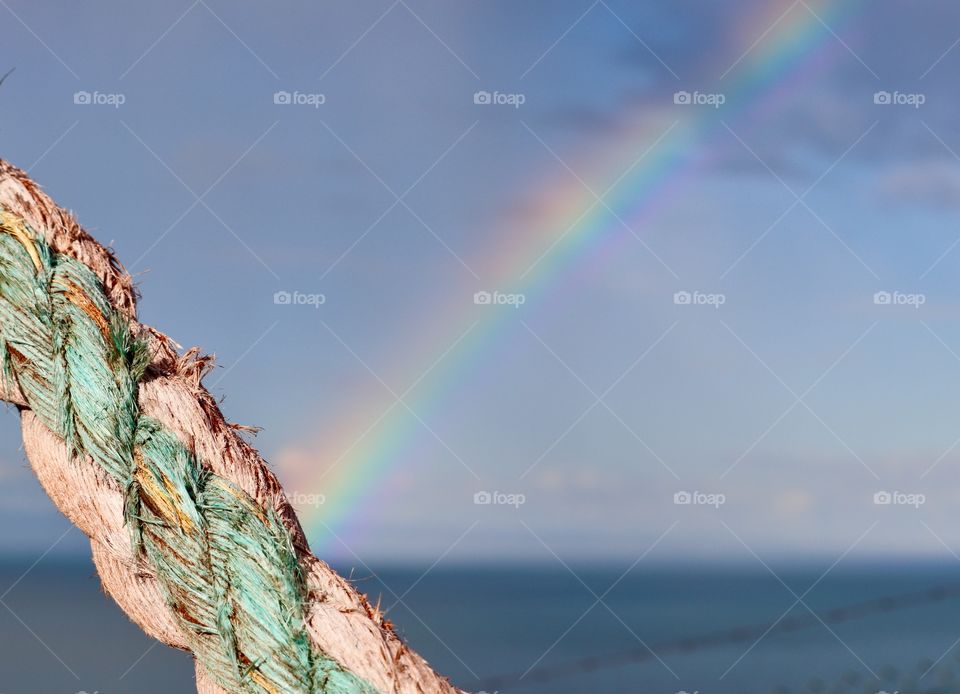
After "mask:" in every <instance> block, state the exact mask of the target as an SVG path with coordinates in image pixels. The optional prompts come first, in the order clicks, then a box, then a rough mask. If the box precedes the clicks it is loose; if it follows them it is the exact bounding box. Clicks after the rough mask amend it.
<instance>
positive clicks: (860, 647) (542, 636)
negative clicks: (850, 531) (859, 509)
mask: <svg viewBox="0 0 960 694" xmlns="http://www.w3.org/2000/svg"><path fill="white" fill-rule="evenodd" d="M32 563H33V562H32V561H28V560H24V561H22V562H21V561H17V560H12V559H7V560H5V561H4V563H3V564H2V565H0V694H20V693H29V694H37V693H39V694H78V693H81V692H83V693H86V694H113V693H115V692H116V693H119V692H137V693H139V694H170V693H171V692H191V691H194V690H193V684H192V682H193V665H192V662H191V659H190V657H189V656H188V655H187V654H185V653H182V652H179V651H176V650H173V649H170V648H168V647H166V646H163V645H160V644H158V643H156V642H154V641H152V640H151V639H149V638H148V637H146V636H145V635H143V634H142V633H141V632H140V631H139V630H138V628H137V627H136V626H135V625H133V624H132V623H131V622H130V621H129V620H128V619H127V618H126V617H125V616H124V614H123V613H122V612H121V611H120V610H119V608H117V607H116V606H115V605H114V604H113V603H112V602H111V601H110V599H109V598H107V597H106V596H105V595H104V594H103V592H102V590H101V588H100V585H99V581H98V579H97V577H96V573H95V571H94V569H93V566H92V565H91V564H90V563H89V561H86V560H59V559H58V560H55V561H51V560H46V561H44V562H42V563H40V564H38V565H36V566H33V567H32V568H31V565H32ZM824 568H825V567H822V566H817V567H813V566H811V567H803V566H791V567H787V568H782V567H780V568H777V567H771V568H769V569H768V568H766V567H763V566H759V565H758V566H720V567H718V566H697V565H664V566H656V567H653V568H650V567H646V568H644V569H643V570H641V569H640V568H634V569H633V570H632V571H629V572H627V573H626V574H624V568H623V567H609V568H604V567H598V566H586V567H578V566H571V567H570V568H569V569H568V568H566V567H540V566H516V565H509V566H506V565H505V566H491V565H477V566H456V567H446V568H440V567H436V568H433V569H430V568H429V567H428V566H423V567H416V566H410V567H396V566H394V567H374V568H373V569H372V570H371V569H369V568H363V569H352V568H351V567H348V566H341V567H338V569H339V570H340V571H341V572H342V573H343V574H344V575H346V576H348V577H350V579H351V580H352V581H354V583H355V584H356V585H357V587H358V588H359V589H360V590H362V591H363V592H365V593H367V594H368V595H369V596H370V597H371V599H372V601H373V602H375V603H376V602H378V601H379V603H380V606H381V609H383V610H384V611H385V612H386V613H387V616H388V618H389V619H390V620H391V621H392V622H393V624H394V625H395V628H396V629H397V631H398V632H399V633H400V634H401V635H402V636H403V638H404V639H405V640H407V642H408V643H409V644H410V645H411V646H412V647H413V648H414V649H415V650H417V651H418V652H420V653H421V654H422V655H424V657H426V658H427V659H428V660H429V661H430V663H431V664H432V665H433V666H434V667H435V668H436V669H437V670H438V671H440V672H442V673H444V674H445V675H447V676H449V677H450V679H451V681H452V682H454V683H455V684H456V685H458V686H459V687H461V688H463V689H465V690H467V691H471V692H488V693H492V692H502V693H505V692H517V693H518V694H546V693H548V692H549V693H550V694H579V693H582V692H586V693H589V694H598V693H601V692H642V693H648V692H650V693H662V694H677V693H678V692H681V693H686V694H695V693H697V694H711V693H714V692H716V693H717V694H720V693H726V692H730V693H734V692H738V693H739V692H743V693H751V694H759V693H761V692H762V693H768V692H769V693H774V692H776V693H779V694H787V693H788V692H798V693H799V692H811V693H816V692H823V693H832V692H857V693H873V694H876V693H877V692H888V693H890V694H892V693H893V692H900V693H901V694H904V693H906V692H923V693H926V694H935V693H946V692H960V562H955V563H953V564H944V565H899V564H898V565H887V564H883V563H876V564H872V565H858V566H855V567H846V568H841V567H835V568H834V569H833V570H831V571H829V572H828V573H827V574H826V575H824Z"/></svg>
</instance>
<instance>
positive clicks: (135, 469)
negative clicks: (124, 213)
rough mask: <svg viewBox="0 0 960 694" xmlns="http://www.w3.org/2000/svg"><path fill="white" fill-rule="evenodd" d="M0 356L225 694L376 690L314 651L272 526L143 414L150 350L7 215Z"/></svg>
mask: <svg viewBox="0 0 960 694" xmlns="http://www.w3.org/2000/svg"><path fill="white" fill-rule="evenodd" d="M0 355H2V359H3V365H2V366H3V369H4V376H5V377H6V378H7V379H8V380H10V381H11V382H13V383H16V384H17V385H18V387H19V388H20V390H21V392H22V394H23V397H24V399H25V400H26V402H27V403H28V404H29V406H30V408H31V410H33V411H34V413H35V414H36V416H37V417H38V418H39V419H40V421H41V422H43V424H44V425H45V426H46V427H47V428H48V429H50V430H51V431H52V432H53V433H54V434H56V435H57V436H58V437H59V438H61V439H62V440H63V441H64V442H65V443H66V444H67V446H68V449H69V450H70V451H71V453H72V454H73V455H74V456H75V457H79V456H85V455H86V456H89V457H90V458H91V459H92V460H93V461H95V462H96V463H97V464H98V465H99V466H100V467H101V468H102V469H103V470H104V471H105V472H106V473H107V474H108V475H109V476H110V477H111V478H113V479H114V480H115V481H116V482H117V483H118V484H119V486H120V488H121V489H123V490H124V495H125V504H124V515H125V521H126V524H127V526H128V527H129V529H130V534H131V543H132V545H133V548H134V552H135V554H137V555H139V556H142V557H144V558H145V559H146V561H147V562H148V563H149V564H150V565H151V566H152V567H153V568H154V569H155V571H156V574H157V579H158V582H159V584H160V586H161V589H162V592H163V594H164V597H165V599H166V602H167V605H168V606H169V609H170V610H171V613H172V614H173V615H174V617H175V620H176V622H177V624H178V625H179V626H180V628H181V630H182V631H183V633H184V636H185V640H186V642H187V643H188V644H189V646H190V649H191V650H192V651H193V653H194V655H195V656H196V657H197V659H198V660H199V661H200V662H201V663H202V665H203V666H204V668H205V669H206V671H207V672H208V673H209V674H210V675H211V676H212V677H213V678H214V679H215V680H216V681H217V683H218V684H219V685H220V686H221V687H223V688H224V689H226V690H227V691H229V692H238V693H239V692H244V693H246V692H253V693H255V694H263V693H265V694H280V693H284V694H285V693H286V692H329V693H332V694H348V693H355V692H360V693H362V694H367V693H371V694H372V693H374V692H376V689H375V688H374V687H373V686H372V685H371V684H369V683H368V682H366V681H364V680H363V679H361V678H360V677H358V676H356V675H354V674H353V673H351V672H348V671H346V670H345V669H344V668H343V667H342V666H340V665H339V664H338V663H337V662H336V661H334V660H332V659H331V658H329V657H327V656H326V655H324V654H323V653H320V652H317V650H316V649H315V648H314V647H313V646H312V644H311V641H310V638H309V635H308V633H307V630H306V626H305V622H304V613H305V602H306V595H307V591H306V587H305V585H304V578H303V576H302V572H301V569H300V566H299V564H298V562H297V557H296V553H295V549H294V547H293V544H292V541H291V537H290V534H289V532H288V531H287V530H286V528H285V527H284V525H283V523H282V522H281V520H280V519H279V518H278V517H277V516H276V514H275V513H274V512H273V511H272V510H270V509H264V508H261V507H260V506H259V505H258V504H257V503H256V501H255V500H254V499H252V498H251V497H250V496H249V495H247V494H246V493H245V492H244V491H243V490H241V489H240V488H239V487H237V486H236V485H235V484H233V483H232V482H230V481H228V480H226V479H224V478H222V477H219V476H217V475H216V474H213V473H212V472H210V471H209V470H208V469H207V468H206V467H204V466H203V465H202V463H201V461H199V460H198V459H197V457H196V456H195V455H194V453H193V452H192V451H191V450H190V448H189V447H188V446H187V445H186V444H185V443H184V442H182V441H181V440H180V439H179V438H178V437H177V436H176V435H175V434H173V433H172V432H170V431H168V430H166V429H164V427H163V426H162V425H161V424H160V423H159V422H158V421H156V420H154V419H152V418H150V417H147V416H145V415H143V414H141V412H140V408H139V405H138V401H137V392H138V384H139V382H140V380H141V378H142V377H143V376H144V373H145V372H146V370H147V368H148V366H149V363H150V355H149V351H148V349H147V346H146V344H145V343H144V342H143V341H141V340H139V339H138V338H137V337H135V336H134V335H133V333H132V331H131V329H130V324H129V322H128V319H127V318H126V317H124V316H123V315H121V314H120V313H119V312H118V311H116V310H115V309H114V308H113V307H112V306H111V304H110V302H109V300H108V298H107V296H106V293H105V291H104V288H103V286H102V284H101V282H100V280H99V279H98V278H97V276H96V275H95V274H94V273H93V272H92V271H91V270H90V269H89V268H88V267H87V266H85V265H84V264H83V263H81V262H79V261H77V260H75V259H73V258H71V257H69V256H66V255H63V254H59V253H56V252H54V251H53V250H52V249H50V248H49V246H48V245H47V243H46V242H45V241H44V239H43V237H42V236H40V235H39V234H37V233H36V232H35V231H34V230H33V229H31V228H30V227H29V226H28V225H27V224H26V223H25V222H24V221H23V220H22V219H21V218H20V217H18V216H17V215H15V214H13V213H11V212H10V211H9V210H7V209H5V208H0Z"/></svg>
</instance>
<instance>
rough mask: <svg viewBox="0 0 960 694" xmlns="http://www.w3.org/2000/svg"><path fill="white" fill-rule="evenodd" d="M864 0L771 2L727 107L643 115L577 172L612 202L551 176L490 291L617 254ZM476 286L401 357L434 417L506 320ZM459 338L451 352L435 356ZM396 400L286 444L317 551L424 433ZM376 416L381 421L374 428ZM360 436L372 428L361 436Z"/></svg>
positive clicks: (520, 288) (783, 93)
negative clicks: (306, 496) (480, 304)
mask: <svg viewBox="0 0 960 694" xmlns="http://www.w3.org/2000/svg"><path fill="white" fill-rule="evenodd" d="M861 4H863V0H854V1H845V0H834V1H831V0H819V1H818V0H808V1H807V2H806V3H805V4H804V3H802V2H792V1H784V2H780V3H773V4H771V5H769V6H768V9H769V13H768V14H766V15H764V16H762V17H758V19H757V22H756V25H755V26H752V27H746V28H745V29H744V31H743V35H742V36H741V37H738V38H739V39H742V41H741V45H742V50H743V52H744V54H745V56H744V57H743V58H742V60H741V61H740V62H738V63H737V64H736V65H735V66H734V68H733V69H732V70H731V71H730V72H729V74H728V75H725V76H724V77H723V79H721V81H720V84H719V85H718V90H719V91H720V92H722V93H723V94H724V95H725V97H726V103H725V104H724V105H723V107H722V108H720V109H714V108H710V107H690V108H688V109H673V111H674V114H673V115H675V111H677V110H680V111H683V112H684V113H683V114H682V119H681V120H672V121H670V120H667V118H666V116H664V115H662V114H661V116H659V117H658V116H654V117H651V114H650V113H649V112H646V113H644V114H643V116H642V117H638V118H637V119H636V121H637V124H636V125H634V126H633V127H632V128H630V129H627V130H626V131H625V132H624V133H622V135H621V136H620V137H619V140H618V142H617V147H616V154H614V155H612V156H607V157H605V158H603V159H602V160H600V161H596V160H594V161H590V160H589V158H588V160H587V161H585V162H578V166H577V167H574V170H576V171H577V172H578V173H583V174H584V180H587V181H590V186H591V188H593V190H594V191H595V192H596V193H597V194H601V195H602V194H603V192H604V191H605V190H606V189H607V188H608V187H610V185H611V183H612V182H614V181H616V184H615V185H614V186H613V187H612V188H611V189H610V191H609V194H608V195H606V197H605V198H604V202H605V204H598V202H597V199H596V198H595V196H594V195H593V193H590V192H589V191H587V190H586V189H585V187H584V186H583V185H581V184H580V183H578V182H576V181H573V182H571V181H570V177H566V178H564V179H563V180H564V182H563V183H557V182H556V181H550V182H549V183H548V185H547V186H546V189H547V193H546V195H545V196H544V197H543V199H546V200H547V201H548V202H549V204H547V205H544V206H543V209H542V210H541V211H539V212H538V213H537V215H536V218H535V219H534V220H533V221H532V222H531V223H530V224H529V225H528V228H527V231H526V232H525V233H524V234H523V235H521V236H520V237H519V238H512V239H510V241H509V242H508V243H507V244H505V245H504V246H503V247H501V248H499V249H498V250H497V252H496V253H494V254H492V255H491V256H489V257H487V258H483V259H481V261H482V262H481V263H477V264H476V265H475V267H478V268H481V269H482V272H481V273H480V274H481V276H483V277H484V278H485V284H486V285H487V286H486V287H484V289H491V290H492V289H498V290H500V291H502V292H507V293H522V294H524V295H525V297H526V302H527V303H526V305H525V307H524V308H525V310H530V309H531V307H532V306H536V305H537V304H538V302H540V301H542V299H543V298H544V296H545V295H546V290H547V288H548V287H551V286H554V285H555V284H556V283H557V282H558V281H559V279H560V278H561V277H562V276H563V274H564V272H565V271H567V270H568V269H569V268H571V267H573V266H575V265H577V264H579V263H584V262H590V260H591V259H595V258H597V257H600V258H603V257H608V256H609V254H610V253H611V252H612V249H613V248H614V247H615V246H616V245H617V244H622V243H628V242H629V243H636V242H637V240H636V239H635V238H633V236H632V235H630V233H629V232H628V231H627V230H626V229H625V228H624V225H623V223H622V222H621V220H626V223H628V224H629V225H630V228H632V229H644V228H649V225H650V220H651V219H652V218H654V217H655V215H656V212H657V211H658V209H659V206H660V205H663V204H666V203H669V202H670V201H675V200H676V199H677V191H678V190H679V189H680V188H682V186H683V185H684V184H685V182H686V181H687V180H688V179H689V177H690V175H691V174H692V173H695V172H696V170H697V167H698V164H699V162H698V154H699V152H700V151H701V149H702V148H701V145H702V144H703V143H705V142H707V141H709V140H710V139H711V138H714V137H719V136H726V137H730V134H729V133H727V132H726V129H725V127H724V124H729V123H733V122H735V121H736V120H737V119H738V118H740V117H741V116H743V115H744V114H747V113H749V114H758V113H760V114H763V113H764V112H767V113H772V112H774V111H775V110H776V108H777V106H778V103H779V102H780V100H781V99H783V98H786V97H789V95H790V94H791V92H792V91H793V90H794V88H795V86H796V84H797V83H799V82H802V81H804V80H806V79H807V78H808V77H809V75H810V74H811V73H816V72H818V71H819V69H820V68H821V67H822V66H824V65H825V64H827V62H828V61H829V57H830V55H832V54H833V53H836V51H832V52H831V51H828V50H821V49H823V48H824V47H833V48H835V49H837V50H843V48H842V46H841V45H840V43H839V41H838V40H837V39H836V37H834V36H833V35H832V34H831V32H830V30H828V29H827V28H826V27H825V26H824V23H826V24H828V25H829V26H831V27H837V26H839V25H840V24H841V23H842V22H844V20H846V19H847V18H848V17H849V16H851V15H852V14H853V13H854V10H855V9H856V8H857V7H858V6H859V5H861ZM821 20H822V22H821ZM771 26H772V28H770V27H771ZM761 36H762V37H763V38H762V40H761V41H759V42H757V39H758V37H761ZM755 42H756V45H753V44H754V43H755ZM641 154H643V156H642V158H640V159H639V160H636V158H637V157H638V156H640V155H641ZM611 172H612V173H611ZM624 172H626V173H625V174H624ZM595 184H596V187H594V185H595ZM476 289H477V287H464V290H463V292H462V294H461V295H460V296H457V297H456V298H455V299H453V300H451V302H450V305H449V306H448V307H447V308H446V310H445V311H441V312H439V313H433V314H432V316H431V320H429V321H428V322H427V324H426V325H425V326H423V327H422V328H421V329H420V330H418V331H412V333H411V334H415V335H418V336H420V337H419V338H418V340H417V344H416V345H413V346H411V348H408V351H409V352H410V354H408V355H405V356H406V357H407V358H406V359H401V360H400V362H401V368H400V369H398V371H397V373H403V374H411V373H414V374H419V373H423V372H424V371H425V370H427V368H428V367H430V366H431V364H435V368H433V369H432V370H431V371H430V372H429V374H428V375H427V377H426V378H424V380H423V382H422V383H421V384H419V385H418V386H417V388H416V389H415V392H416V398H415V399H414V400H413V401H408V404H409V405H410V407H411V409H413V410H414V411H415V412H417V414H418V415H420V416H421V417H423V418H424V419H425V420H426V421H429V419H430V414H431V413H432V412H434V411H435V410H436V408H437V407H438V406H439V405H440V404H441V403H442V402H443V401H444V399H445V397H446V396H448V395H449V394H450V393H451V391H452V390H453V389H454V388H455V387H456V385H457V384H458V383H461V382H462V379H463V378H464V377H465V374H464V372H465V370H466V369H467V368H468V367H470V366H471V365H473V364H475V363H476V361H477V360H478V359H481V358H482V355H483V354H484V352H485V351H486V348H487V347H488V346H489V345H491V344H493V343H494V342H495V341H496V340H497V339H498V337H499V335H500V333H501V332H502V328H503V326H504V325H505V324H507V323H508V320H507V315H508V314H510V313H511V312H510V311H506V310H492V311H490V312H488V313H487V314H486V317H485V318H483V320H482V322H481V323H480V324H474V322H473V321H474V318H475V315H476V312H475V311H473V310H472V308H473V307H472V306H470V305H469V302H470V299H471V297H472V294H473V292H474V291H475V290H476ZM450 345H453V348H452V350H450V351H449V353H447V354H445V356H444V357H443V358H442V359H441V360H440V362H439V363H435V360H437V358H438V357H440V356H441V353H442V352H443V350H445V349H448V347H449V346H450ZM391 404H393V399H392V398H389V397H387V396H383V395H378V396H376V397H375V398H374V401H370V399H369V398H368V399H365V400H364V401H361V402H359V403H356V404H355V405H354V406H352V407H349V408H348V414H347V415H346V416H345V417H344V418H343V420H342V421H340V422H337V423H336V425H335V426H332V427H330V428H329V432H332V433H331V435H330V436H329V437H322V436H321V437H318V440H317V441H314V442H311V443H310V446H309V448H307V447H305V448H304V449H289V450H287V451H282V452H281V454H280V456H279V458H280V464H281V466H282V467H283V468H284V470H285V471H286V472H288V473H289V474H290V475H292V476H294V477H297V476H300V477H301V478H300V479H293V480H288V487H289V488H293V489H304V490H305V489H309V490H311V491H317V492H321V493H322V494H323V495H324V497H325V503H323V504H321V505H319V506H318V507H316V508H310V509H301V520H302V522H303V524H304V527H305V529H306V531H307V533H308V535H309V536H310V539H311V541H312V542H313V543H314V545H315V549H316V550H323V549H327V550H333V549H335V548H334V546H333V545H332V544H331V541H332V537H331V533H330V532H328V529H330V530H332V531H333V532H334V533H337V534H338V535H339V534H341V532H342V528H343V526H345V525H350V526H351V530H360V529H361V528H360V526H361V525H362V523H363V513H362V511H363V509H365V508H368V507H370V506H371V505H372V504H376V503H377V502H378V501H379V500H380V499H381V498H383V497H385V496H386V495H388V494H389V493H390V491H391V484H392V482H391V479H390V478H391V475H390V469H391V466H393V465H395V463H396V462H397V461H398V460H401V459H403V458H404V454H405V452H407V451H409V449H410V447H411V446H412V445H414V444H415V442H416V441H417V440H418V437H419V436H420V435H421V434H422V433H423V428H422V425H421V424H420V423H419V422H417V421H415V420H414V421H412V422H411V420H413V419H414V418H413V416H412V415H410V413H409V412H408V411H407V410H406V408H405V407H403V405H399V404H393V407H392V409H390V406H391ZM383 412H386V414H383V415H381V418H380V419H376V417H377V414H378V413H383ZM371 419H376V421H375V422H374V424H373V425H371V424H370V422H371ZM342 432H346V433H345V434H344V433H342ZM357 432H363V434H362V435H360V436H359V437H358V433H357ZM338 433H339V437H340V440H338V439H337V436H338ZM345 437H348V438H346V440H344V439H345ZM331 441H332V442H334V443H331ZM340 444H342V445H340ZM307 450H309V451H310V452H309V453H307V452H305V451H307ZM319 461H324V463H326V464H325V465H320V462H319ZM331 461H332V462H331ZM318 467H322V468H323V469H321V470H317V468H318ZM480 486H482V485H481V484H480V483H479V482H478V488H479V487H480Z"/></svg>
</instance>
